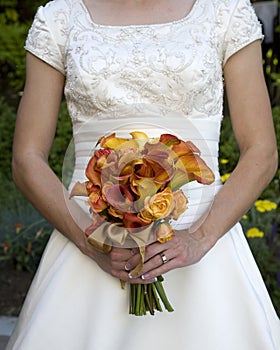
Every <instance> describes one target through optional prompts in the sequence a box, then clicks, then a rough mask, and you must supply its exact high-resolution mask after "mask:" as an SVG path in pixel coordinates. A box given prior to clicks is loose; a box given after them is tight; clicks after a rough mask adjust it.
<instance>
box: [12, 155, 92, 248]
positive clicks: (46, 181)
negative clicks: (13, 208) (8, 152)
mask: <svg viewBox="0 0 280 350" xmlns="http://www.w3.org/2000/svg"><path fill="white" fill-rule="evenodd" d="M13 177H14V181H15V183H16V185H17V186H18V188H19V189H20V190H21V191H22V192H23V194H24V195H25V196H26V197H27V198H28V199H29V200H30V202H31V203H32V204H33V205H34V206H35V207H36V209H38V211H39V212H40V213H41V214H42V215H43V216H44V217H45V218H46V220H47V221H48V222H49V223H50V224H52V225H53V226H54V227H55V228H57V229H58V230H59V231H60V232H61V233H63V234H64V235H65V236H66V237H68V238H69V239H70V240H71V241H73V242H74V243H75V244H76V245H77V246H79V247H81V245H83V244H84V233H83V230H84V229H85V227H86V226H87V225H88V224H89V223H90V221H89V220H90V219H89V218H88V216H87V214H86V213H84V212H83V211H82V210H81V208H80V207H79V206H78V205H77V204H76V203H75V201H74V200H71V201H70V200H69V198H68V197H69V195H68V193H67V191H66V189H65V188H64V187H63V185H62V184H61V182H60V181H59V179H58V178H57V177H56V175H55V174H54V173H53V171H52V170H51V169H50V167H49V166H48V164H47V163H46V162H45V161H44V160H43V159H41V158H40V157H39V156H38V155H34V154H25V155H22V156H21V159H20V160H19V159H18V158H17V157H14V159H13Z"/></svg>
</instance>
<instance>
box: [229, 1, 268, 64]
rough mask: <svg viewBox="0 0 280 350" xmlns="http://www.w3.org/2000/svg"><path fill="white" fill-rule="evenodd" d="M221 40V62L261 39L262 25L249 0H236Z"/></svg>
mask: <svg viewBox="0 0 280 350" xmlns="http://www.w3.org/2000/svg"><path fill="white" fill-rule="evenodd" d="M227 25H228V26H227V29H226V32H225V37H224V42H223V64H225V63H226V62H227V60H228V59H229V57H230V56H232V55H233V54H234V53H236V52H237V51H239V50H240V49H242V48H243V47H245V46H246V45H248V44H250V43H252V42H253V41H255V40H258V39H261V40H263V34H262V26H261V23H260V22H259V20H258V18H257V15H256V13H255V11H254V8H253V6H252V4H251V2H250V1H249V0H238V1H237V3H236V6H235V8H234V9H233V12H232V15H231V17H230V19H229V22H228V24H227Z"/></svg>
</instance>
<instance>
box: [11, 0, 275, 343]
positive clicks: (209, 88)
mask: <svg viewBox="0 0 280 350" xmlns="http://www.w3.org/2000/svg"><path fill="white" fill-rule="evenodd" d="M261 38H262V34H261V28H260V25H259V23H258V21H257V19H256V16H255V13H254V11H253V9H252V7H251V5H250V2H249V0H196V2H195V4H194V6H193V8H192V10H191V12H190V13H189V14H188V15H186V16H185V17H184V18H182V19H181V20H178V21H174V22H171V23H165V24H154V25H129V26H109V25H99V24H96V23H95V22H94V21H93V20H92V18H91V16H90V14H89V12H88V10H87V8H86V6H85V4H84V3H83V1H82V0H55V1H51V2H49V3H48V4H47V5H46V6H45V7H41V8H40V9H39V11H38V13H37V15H36V18H35V20H34V23H33V26H32V28H31V30H30V33H29V36H28V39H27V43H26V49H27V50H28V51H30V52H31V53H33V54H34V55H36V56H37V57H39V58H41V59H42V60H44V61H46V62H47V63H49V64H50V65H52V66H53V67H54V68H56V69H58V70H59V71H60V72H62V73H63V74H65V76H66V85H65V96H66V99H67V102H68V107H69V112H70V116H71V119H72V122H73V130H74V143H75V149H76V167H75V171H74V175H73V176H74V177H73V180H72V184H71V186H72V185H73V183H75V182H76V181H83V180H84V179H85V176H84V169H85V165H86V162H87V160H88V158H89V155H90V152H91V151H92V148H93V146H94V145H95V143H96V141H97V140H98V139H99V137H100V136H102V135H104V134H109V133H111V132H112V131H116V132H117V134H118V135H120V136H123V135H127V133H128V132H129V131H133V130H142V131H145V132H147V133H148V135H149V136H158V135H159V134H160V133H162V132H166V131H168V132H171V133H173V134H176V135H178V136H179V137H181V138H182V139H184V140H192V141H193V142H194V143H195V144H196V145H197V146H198V147H199V148H200V149H201V152H202V154H201V155H202V158H204V159H205V161H206V162H207V163H208V164H209V165H210V166H211V168H212V169H213V171H214V172H215V176H216V181H215V183H214V184H213V185H210V186H203V185H198V184H195V183H191V184H190V185H189V186H185V188H184V190H185V193H186V195H187V196H188V199H189V208H188V209H187V211H186V212H185V214H184V215H183V216H182V217H181V218H180V220H179V221H178V222H175V223H174V225H176V228H185V227H188V226H190V225H191V223H192V222H194V221H195V220H196V219H198V218H199V217H200V216H201V215H202V214H203V213H205V211H207V210H208V209H209V208H210V206H211V202H212V200H213V197H214V195H215V193H217V191H218V190H219V189H220V188H221V186H222V185H221V182H220V177H219V172H218V161H217V157H218V142H219V133H220V123H221V120H222V113H223V111H222V106H223V79H222V69H223V65H224V64H225V63H226V61H227V59H228V58H229V57H230V56H231V55H232V54H234V53H235V52H236V51H238V50H239V49H241V48H243V47H244V46H246V45H248V44H249V43H251V42H253V41H254V40H258V39H261ZM81 205H83V204H82V203H81ZM86 210H87V209H86ZM221 215H223V214H222V213H221ZM164 287H165V289H166V292H167V294H168V297H169V299H170V302H171V304H172V305H173V307H174V309H175V311H174V312H173V313H168V312H162V313H157V314H156V315H155V316H150V315H149V314H148V315H147V316H143V317H136V316H132V315H129V314H128V288H126V289H125V290H123V289H121V288H120V282H119V281H118V280H117V279H115V278H113V277H111V276H110V275H108V274H107V273H105V272H103V271H102V270H101V269H100V268H99V267H98V266H97V264H96V263H95V262H93V261H92V260H90V259H89V258H88V257H87V256H85V255H83V254H82V253H81V252H80V251H79V249H78V248H77V247H76V246H74V245H73V244H72V243H71V242H70V241H68V239H67V238H65V237H64V236H63V235H61V234H60V233H59V232H57V231H54V233H53V234H52V236H51V239H50V241H49V243H48V245H47V248H46V250H45V253H44V255H43V258H42V261H41V264H40V267H39V269H38V272H37V274H36V277H35V279H34V281H33V284H32V286H31V289H30V291H29V294H28V296H27V299H26V301H25V304H24V307H23V309H22V312H21V315H20V317H19V321H18V324H17V326H16V329H15V331H14V334H13V335H12V337H11V339H10V342H9V345H8V347H7V349H8V350H11V349H14V350H16V349H20V350H37V349H40V350H131V349H134V350H138V349H141V350H143V349H161V350H167V349H176V350H177V349H178V350H179V349H180V350H181V349H186V350H236V349H238V350H279V349H280V322H279V319H278V317H277V315H276V313H275V311H274V309H273V306H272V304H271V301H270V298H269V296H268V294H267V291H266V288H265V285H264V283H263V281H262V277H261V276H260V273H259V271H258V268H257V266H256V264H255V261H254V259H253V257H252V255H251V252H250V249H249V248H248V245H247V242H246V239H245V238H244V234H243V232H242V229H241V226H240V225H239V224H237V225H236V226H234V227H233V228H232V229H231V230H230V231H229V232H228V233H227V234H225V235H224V237H223V238H221V239H220V240H219V241H218V243H217V244H216V245H215V246H214V248H213V249H212V250H211V251H210V252H209V253H208V254H207V255H206V256H205V257H204V258H203V259H202V260H201V261H200V262H199V263H197V264H194V265H192V266H189V267H185V268H181V269H177V270H173V271H171V272H169V273H167V274H166V275H165V281H164Z"/></svg>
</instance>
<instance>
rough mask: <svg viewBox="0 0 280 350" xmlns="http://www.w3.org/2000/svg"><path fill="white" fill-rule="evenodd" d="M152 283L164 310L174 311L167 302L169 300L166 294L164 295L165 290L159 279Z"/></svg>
mask: <svg viewBox="0 0 280 350" xmlns="http://www.w3.org/2000/svg"><path fill="white" fill-rule="evenodd" d="M154 284H155V287H156V289H157V292H158V294H159V296H160V298H161V300H162V302H163V304H164V307H165V308H166V310H167V311H169V312H172V311H174V309H173V308H172V306H171V304H170V303H169V301H168V299H167V296H166V294H165V291H164V289H163V286H162V281H161V279H158V280H157V281H156V282H154Z"/></svg>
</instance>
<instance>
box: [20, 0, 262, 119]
mask: <svg viewBox="0 0 280 350" xmlns="http://www.w3.org/2000/svg"><path fill="white" fill-rule="evenodd" d="M261 37H262V34H261V27H260V24H259V22H258V21H257V18H256V15H255V13H254V10H253V8H252V7H251V4H250V2H249V0H196V2H195V4H194V6H193V8H192V10H191V12H190V13H189V14H188V15H187V16H185V17H184V18H182V19H180V20H177V21H173V22H170V23H164V24H154V25H153V24H152V25H129V26H109V25H99V24H96V23H94V21H93V20H92V19H91V16H90V14H89V12H88V10H87V8H86V7H85V5H84V3H83V1H82V0H55V1H50V2H49V3H48V4H47V5H46V6H45V7H41V8H39V10H38V13H37V15H36V18H35V21H34V23H33V26H32V28H31V29H30V33H29V36H28V39H27V42H26V49H27V50H28V51H30V52H32V53H33V54H35V55H36V56H38V57H39V58H41V59H42V60H44V61H46V62H47V63H49V64H50V65H52V66H53V67H54V68H56V69H58V70H59V71H60V72H62V73H63V74H65V76H66V85H65V96H66V99H67V102H68V107H69V112H70V115H71V118H72V119H73V121H74V122H75V121H83V120H87V119H88V118H94V119H102V118H103V117H104V115H106V118H107V117H108V114H107V113H106V114H104V112H105V111H106V112H108V111H113V110H115V109H116V108H118V107H120V106H123V105H130V104H135V103H136V104H137V103H148V104H152V105H157V106H163V107H164V108H165V109H166V108H167V109H170V110H175V111H177V112H180V113H182V114H184V115H185V116H187V117H189V118H207V119H211V118H218V119H221V117H222V105H223V79H222V68H223V65H224V64H225V63H226V61H227V59H228V58H229V57H230V56H231V55H232V54H234V53H235V52H236V51H238V50H239V49H241V48H242V47H244V46H245V45H247V44H249V43H250V42H252V41H254V40H256V39H259V38H261Z"/></svg>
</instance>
